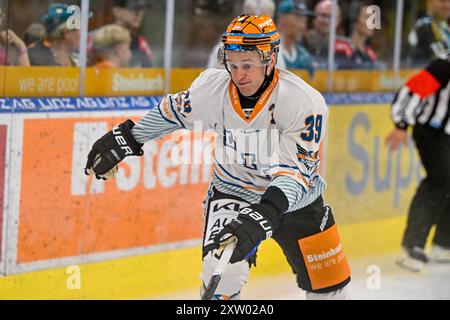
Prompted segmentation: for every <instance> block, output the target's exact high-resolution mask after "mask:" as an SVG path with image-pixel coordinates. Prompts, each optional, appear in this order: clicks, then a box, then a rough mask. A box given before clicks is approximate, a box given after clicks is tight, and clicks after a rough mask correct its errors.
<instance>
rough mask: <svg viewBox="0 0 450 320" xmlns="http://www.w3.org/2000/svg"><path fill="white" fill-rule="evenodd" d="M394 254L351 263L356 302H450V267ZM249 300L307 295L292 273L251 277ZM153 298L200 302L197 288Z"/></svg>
mask: <svg viewBox="0 0 450 320" xmlns="http://www.w3.org/2000/svg"><path fill="white" fill-rule="evenodd" d="M395 258H396V255H395V254H389V255H382V256H372V257H368V258H363V259H358V260H354V261H350V266H351V269H352V282H351V283H350V290H351V297H352V299H354V300H378V299H387V300H392V299H395V300H397V299H400V300H405V299H407V300H409V299H421V300H428V299H450V264H449V263H447V264H444V263H429V264H427V265H426V266H425V268H424V269H423V270H422V271H421V272H418V273H414V272H411V271H407V270H404V269H402V268H400V267H399V266H397V265H396V264H395ZM241 296H242V299H248V300H296V299H300V300H301V299H304V298H305V294H304V292H303V291H302V290H300V289H298V288H297V286H296V283H295V278H294V276H293V275H291V274H276V275H273V276H270V277H257V278H250V280H249V282H248V283H247V285H246V286H245V287H244V289H243V291H242V295H241ZM151 299H169V300H172V299H176V300H179V299H180V300H181V299H186V300H196V299H198V289H196V288H195V289H191V290H185V291H180V292H174V293H172V294H168V295H164V296H158V297H152V298H151Z"/></svg>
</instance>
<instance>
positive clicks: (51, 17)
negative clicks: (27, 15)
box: [28, 3, 80, 67]
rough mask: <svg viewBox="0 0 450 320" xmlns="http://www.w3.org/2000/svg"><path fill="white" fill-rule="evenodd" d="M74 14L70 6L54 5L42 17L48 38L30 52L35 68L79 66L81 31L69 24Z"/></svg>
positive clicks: (36, 44)
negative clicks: (69, 8)
mask: <svg viewBox="0 0 450 320" xmlns="http://www.w3.org/2000/svg"><path fill="white" fill-rule="evenodd" d="M72 14H73V12H70V10H68V5H66V4H62V3H53V4H51V5H50V6H49V8H48V13H47V14H46V15H44V16H43V17H42V19H41V20H42V23H43V24H44V27H45V31H46V36H45V38H44V39H43V40H41V41H39V42H36V43H34V44H32V45H31V46H30V48H29V50H28V54H29V56H30V62H31V65H33V66H61V67H71V66H72V67H73V66H78V52H79V43H80V30H79V28H77V27H76V26H74V25H73V24H70V23H67V22H68V20H69V18H70V17H71V16H72Z"/></svg>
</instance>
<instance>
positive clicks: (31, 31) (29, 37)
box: [23, 23, 45, 47]
mask: <svg viewBox="0 0 450 320" xmlns="http://www.w3.org/2000/svg"><path fill="white" fill-rule="evenodd" d="M44 38H45V27H44V25H43V24H42V23H32V24H30V25H29V26H28V28H27V29H26V30H25V33H24V35H23V41H24V42H25V44H26V45H27V47H30V46H31V45H32V44H34V43H36V42H39V41H41V40H42V39H44Z"/></svg>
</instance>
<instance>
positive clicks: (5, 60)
mask: <svg viewBox="0 0 450 320" xmlns="http://www.w3.org/2000/svg"><path fill="white" fill-rule="evenodd" d="M4 18H5V16H4V11H3V10H2V9H1V8H0V28H1V29H0V30H2V31H0V65H19V66H29V65H30V60H29V59H28V51H27V47H26V45H25V43H24V42H23V41H22V39H20V38H19V37H18V36H17V35H16V34H15V33H14V31H12V30H9V29H7V30H3V27H4V23H3V22H4Z"/></svg>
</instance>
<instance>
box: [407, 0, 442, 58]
mask: <svg viewBox="0 0 450 320" xmlns="http://www.w3.org/2000/svg"><path fill="white" fill-rule="evenodd" d="M449 20H450V0H427V14H426V16H424V17H422V18H420V19H419V20H417V22H416V23H415V24H414V27H413V29H412V30H411V32H410V33H409V35H408V43H409V47H410V49H409V57H408V58H409V59H408V60H409V62H410V63H412V65H413V66H423V65H425V64H427V63H428V62H429V61H430V60H432V59H434V58H437V57H441V56H443V55H445V52H446V51H447V50H449V49H450V27H449V25H448V21H449Z"/></svg>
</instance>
